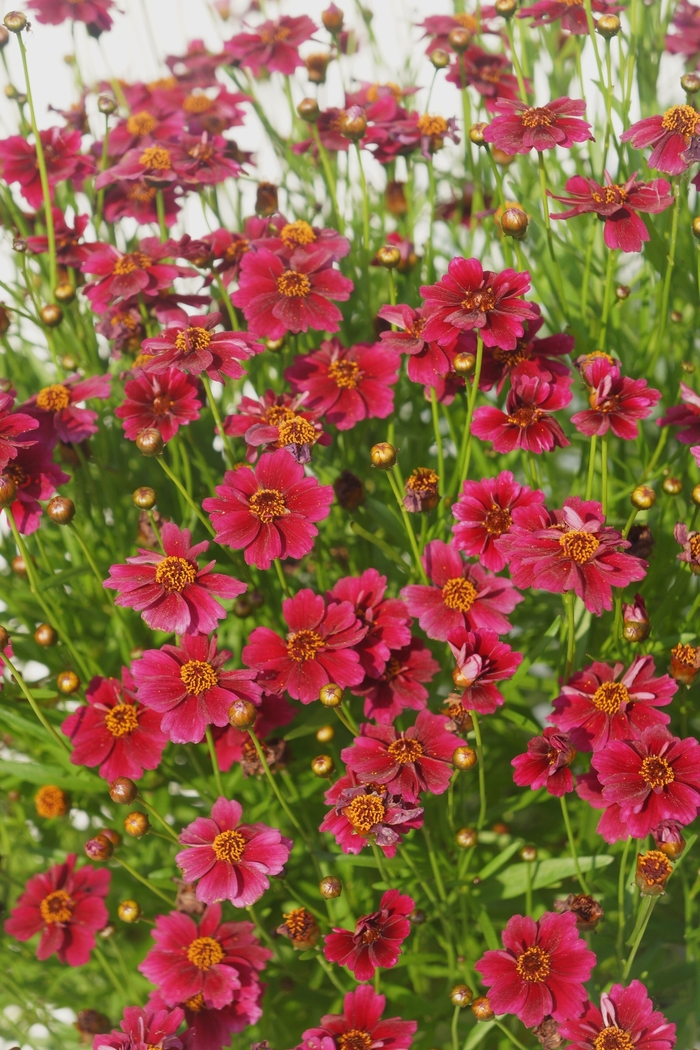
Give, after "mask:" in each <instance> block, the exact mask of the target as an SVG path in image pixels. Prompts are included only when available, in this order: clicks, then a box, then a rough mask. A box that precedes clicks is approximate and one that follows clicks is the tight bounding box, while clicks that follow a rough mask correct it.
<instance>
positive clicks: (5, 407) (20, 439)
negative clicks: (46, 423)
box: [0, 394, 39, 470]
mask: <svg viewBox="0 0 700 1050" xmlns="http://www.w3.org/2000/svg"><path fill="white" fill-rule="evenodd" d="M14 403H15V396H14V394H0V470H4V468H5V467H6V466H7V464H8V463H9V462H10V460H11V459H15V458H16V456H17V450H18V449H20V448H27V446H29V445H34V444H35V443H36V440H37V435H32V434H31V433H30V431H32V430H36V429H37V428H38V426H39V421H38V420H37V419H34V418H33V416H30V415H27V413H26V412H13V411H12V406H13V405H14Z"/></svg>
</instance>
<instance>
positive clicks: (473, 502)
mask: <svg viewBox="0 0 700 1050" xmlns="http://www.w3.org/2000/svg"><path fill="white" fill-rule="evenodd" d="M536 503H544V492H540V490H539V489H536V490H535V491H534V492H533V490H532V489H529V488H528V487H527V485H520V484H518V482H517V481H516V480H515V478H514V476H513V475H512V474H511V472H510V471H509V470H502V471H501V473H500V474H499V475H498V477H495V478H483V479H482V480H481V481H469V480H468V479H467V480H466V481H465V482H464V485H463V487H462V492H461V494H460V497H459V499H458V500H457V502H456V503H453V504H452V514H453V515H454V517H455V518H456V519H457V524H456V525H453V526H452V531H453V533H454V541H453V542H454V545H455V547H456V548H457V550H460V551H464V552H465V554H468V555H469V556H471V557H475V558H478V559H479V561H480V562H481V564H482V565H484V566H485V567H486V568H487V569H490V570H491V572H500V571H501V569H503V568H505V565H506V559H505V556H504V555H503V553H502V552H501V551H499V550H498V548H497V547H496V545H495V541H496V540H497V539H498V537H499V536H502V535H503V534H504V533H506V532H508V531H509V529H510V527H511V525H512V524H513V517H512V513H511V512H512V510H513V509H514V508H515V507H530V506H533V505H534V504H536Z"/></svg>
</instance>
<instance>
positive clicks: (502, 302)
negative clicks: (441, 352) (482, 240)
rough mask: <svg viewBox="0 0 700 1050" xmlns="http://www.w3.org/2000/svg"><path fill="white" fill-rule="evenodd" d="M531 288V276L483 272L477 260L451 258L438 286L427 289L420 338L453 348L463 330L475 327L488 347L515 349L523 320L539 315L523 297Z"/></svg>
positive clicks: (526, 273) (426, 287) (522, 330)
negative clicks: (424, 315)
mask: <svg viewBox="0 0 700 1050" xmlns="http://www.w3.org/2000/svg"><path fill="white" fill-rule="evenodd" d="M529 289H530V274H529V273H528V272H527V271H526V272H524V273H516V272H515V270H502V271H501V273H493V272H492V271H491V270H484V269H483V267H482V265H481V263H480V262H479V261H478V259H463V258H460V257H457V258H456V259H452V261H451V262H450V264H449V266H448V267H447V273H446V274H445V275H444V276H443V277H441V278H440V280H439V281H438V283H437V284H432V285H423V286H422V287H421V290H420V293H421V295H422V296H423V298H424V299H425V312H426V313H427V316H428V320H427V323H426V325H425V328H424V329H423V331H422V333H421V335H422V337H423V339H425V340H426V341H427V342H432V341H433V340H434V341H436V342H438V343H440V345H441V346H446V347H448V348H451V347H453V346H454V345H455V343H456V342H457V338H458V336H459V334H460V332H462V331H471V330H473V329H476V330H477V331H478V332H479V334H480V335H481V337H482V339H483V341H484V346H499V347H500V348H501V349H502V350H515V347H516V346H517V343H518V339H519V338H520V337H521V336H522V335H523V334H524V331H525V329H524V328H523V321H525V320H527V319H528V318H530V317H531V318H534V317H535V316H536V311H535V307H534V305H533V304H532V303H526V302H525V301H524V300H523V298H522V296H523V295H525V293H526V292H527V291H529Z"/></svg>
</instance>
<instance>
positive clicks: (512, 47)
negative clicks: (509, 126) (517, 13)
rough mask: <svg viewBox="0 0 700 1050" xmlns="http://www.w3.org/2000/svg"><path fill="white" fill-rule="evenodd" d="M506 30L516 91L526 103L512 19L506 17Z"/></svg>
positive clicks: (525, 92) (523, 80)
mask: <svg viewBox="0 0 700 1050" xmlns="http://www.w3.org/2000/svg"><path fill="white" fill-rule="evenodd" d="M506 32H507V33H508V43H509V44H510V57H511V59H512V61H513V69H514V70H515V75H516V77H517V78H518V92H519V93H520V100H521V101H522V102H524V103H525V105H527V91H526V90H525V79H524V77H523V71H522V69H521V68H520V59H519V58H518V53H517V51H516V49H515V40H514V38H513V22H512V19H510V18H506Z"/></svg>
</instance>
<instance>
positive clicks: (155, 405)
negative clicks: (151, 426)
mask: <svg viewBox="0 0 700 1050" xmlns="http://www.w3.org/2000/svg"><path fill="white" fill-rule="evenodd" d="M172 407H173V401H172V398H170V397H168V395H167V394H159V395H158V397H154V398H153V402H152V403H151V411H152V412H153V415H154V416H166V415H167V414H168V412H169V411H170V409H171V408H172Z"/></svg>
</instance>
